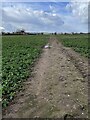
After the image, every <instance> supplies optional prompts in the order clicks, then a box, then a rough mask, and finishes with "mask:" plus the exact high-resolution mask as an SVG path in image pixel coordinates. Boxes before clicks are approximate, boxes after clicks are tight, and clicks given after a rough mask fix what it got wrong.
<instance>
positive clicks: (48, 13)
mask: <svg viewBox="0 0 90 120" xmlns="http://www.w3.org/2000/svg"><path fill="white" fill-rule="evenodd" d="M48 1H49V2H47V1H44V2H40V0H39V2H38V1H37V0H35V1H34V2H32V0H31V1H30V0H26V1H23V2H22V1H19V2H17V0H14V2H11V1H10V0H8V2H7V1H6V0H4V1H3V2H2V3H1V2H0V14H1V13H2V17H1V19H0V31H5V32H14V31H16V30H17V29H25V31H26V32H59V33H60V32H88V22H89V20H88V4H89V0H86V1H84V0H82V1H83V2H81V1H79V0H66V1H65V0H64V1H63V2H62V1H61V0H58V2H57V0H52V1H51V0H48Z"/></svg>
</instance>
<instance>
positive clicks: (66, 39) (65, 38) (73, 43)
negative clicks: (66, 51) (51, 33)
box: [58, 34, 90, 58]
mask: <svg viewBox="0 0 90 120" xmlns="http://www.w3.org/2000/svg"><path fill="white" fill-rule="evenodd" d="M58 39H59V40H60V41H61V42H62V43H63V45H64V46H66V47H71V48H73V49H74V50H75V51H76V52H79V53H80V54H81V55H83V56H85V57H88V58H90V46H89V45H88V35H87V34H85V35H82V34H81V35H80V34H79V35H58Z"/></svg>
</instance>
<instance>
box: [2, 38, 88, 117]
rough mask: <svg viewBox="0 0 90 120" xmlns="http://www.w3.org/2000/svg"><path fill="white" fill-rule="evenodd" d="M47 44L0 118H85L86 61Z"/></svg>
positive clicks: (55, 44) (52, 40)
mask: <svg viewBox="0 0 90 120" xmlns="http://www.w3.org/2000/svg"><path fill="white" fill-rule="evenodd" d="M49 43H50V46H52V47H51V48H47V49H43V53H42V55H41V57H40V59H39V60H38V61H37V64H36V65H35V67H34V70H33V72H32V77H31V78H29V79H28V80H27V81H26V82H24V86H23V91H21V92H20V93H19V94H18V95H17V96H16V98H15V100H14V101H13V103H12V104H11V105H10V106H9V107H8V108H7V111H5V112H4V113H3V118H35V117H40V118H66V117H67V118H68V117H71V118H72V117H74V118H87V117H88V79H87V75H88V67H87V66H88V60H86V59H85V58H83V57H81V56H80V55H79V54H78V53H76V52H74V51H72V50H71V49H70V48H66V47H64V46H63V45H62V44H61V43H59V41H58V40H57V39H56V38H54V37H53V38H52V37H51V38H50V40H49Z"/></svg>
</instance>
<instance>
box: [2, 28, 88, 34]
mask: <svg viewBox="0 0 90 120" xmlns="http://www.w3.org/2000/svg"><path fill="white" fill-rule="evenodd" d="M1 34H2V35H43V34H52V35H57V34H61V35H62V34H64V35H68V34H72V35H76V34H87V33H83V32H80V33H76V32H72V33H66V32H65V33H57V32H54V33H44V32H39V33H34V32H33V33H31V32H25V30H24V29H17V30H16V32H12V33H10V32H2V33H1ZM88 34H90V33H88Z"/></svg>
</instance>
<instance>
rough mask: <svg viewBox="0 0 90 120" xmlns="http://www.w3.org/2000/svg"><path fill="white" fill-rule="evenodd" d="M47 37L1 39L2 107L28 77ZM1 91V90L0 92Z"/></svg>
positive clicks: (6, 37)
mask: <svg viewBox="0 0 90 120" xmlns="http://www.w3.org/2000/svg"><path fill="white" fill-rule="evenodd" d="M47 41H48V36H42V35H39V36H38V35H36V36H24V35H20V36H3V37H2V43H3V44H2V51H3V52H2V86H3V90H2V94H3V106H4V107H6V106H7V105H8V103H9V102H10V101H11V100H12V99H13V98H14V96H15V93H16V91H17V90H18V89H19V90H20V88H21V86H22V81H23V80H26V79H27V78H28V77H29V76H30V71H31V68H32V67H33V64H34V62H35V60H36V58H38V57H39V55H40V53H41V51H42V47H43V46H44V45H45V44H46V43H47ZM0 91H1V90H0Z"/></svg>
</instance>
